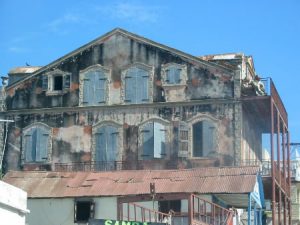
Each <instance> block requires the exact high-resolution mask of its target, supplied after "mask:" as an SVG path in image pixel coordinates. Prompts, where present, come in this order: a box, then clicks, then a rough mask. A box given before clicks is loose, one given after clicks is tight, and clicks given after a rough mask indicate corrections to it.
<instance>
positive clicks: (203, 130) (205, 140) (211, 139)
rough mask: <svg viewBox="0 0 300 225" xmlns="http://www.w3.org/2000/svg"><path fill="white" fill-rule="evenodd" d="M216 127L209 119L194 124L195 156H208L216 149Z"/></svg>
mask: <svg viewBox="0 0 300 225" xmlns="http://www.w3.org/2000/svg"><path fill="white" fill-rule="evenodd" d="M215 130H216V127H215V126H214V124H213V123H212V122H210V121H208V120H203V121H200V122H198V123H195V124H193V156H194V157H207V156H209V154H210V153H212V152H214V151H215V150H216V148H215V132H216V131H215Z"/></svg>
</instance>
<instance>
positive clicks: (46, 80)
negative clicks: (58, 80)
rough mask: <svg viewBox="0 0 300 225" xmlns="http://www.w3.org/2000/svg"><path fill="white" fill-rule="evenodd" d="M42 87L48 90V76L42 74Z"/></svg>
mask: <svg viewBox="0 0 300 225" xmlns="http://www.w3.org/2000/svg"><path fill="white" fill-rule="evenodd" d="M42 89H43V91H47V90H48V76H47V75H43V77H42Z"/></svg>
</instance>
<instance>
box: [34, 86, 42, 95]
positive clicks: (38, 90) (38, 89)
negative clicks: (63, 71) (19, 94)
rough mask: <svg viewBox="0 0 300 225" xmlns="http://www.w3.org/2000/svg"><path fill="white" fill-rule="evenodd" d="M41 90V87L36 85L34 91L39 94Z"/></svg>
mask: <svg viewBox="0 0 300 225" xmlns="http://www.w3.org/2000/svg"><path fill="white" fill-rule="evenodd" d="M42 92H43V89H42V88H40V87H38V88H36V89H35V93H36V94H37V95H38V94H41V93H42Z"/></svg>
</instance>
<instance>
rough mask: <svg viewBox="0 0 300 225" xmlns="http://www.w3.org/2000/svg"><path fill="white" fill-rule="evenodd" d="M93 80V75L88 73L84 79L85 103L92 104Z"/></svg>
mask: <svg viewBox="0 0 300 225" xmlns="http://www.w3.org/2000/svg"><path fill="white" fill-rule="evenodd" d="M91 89H92V80H91V73H86V74H85V75H84V78H83V103H84V104H90V102H91V99H92V96H91V93H92V91H93V90H91Z"/></svg>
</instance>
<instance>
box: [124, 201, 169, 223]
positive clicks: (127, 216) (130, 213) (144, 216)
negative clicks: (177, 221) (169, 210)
mask: <svg viewBox="0 0 300 225" xmlns="http://www.w3.org/2000/svg"><path fill="white" fill-rule="evenodd" d="M119 213H120V218H121V220H125V221H141V222H156V223H158V222H159V223H170V221H171V215H170V214H166V213H162V212H159V211H156V210H154V209H147V208H145V207H143V206H141V205H138V204H137V203H133V202H129V203H121V204H120V206H119Z"/></svg>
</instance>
